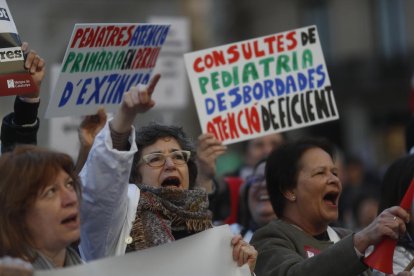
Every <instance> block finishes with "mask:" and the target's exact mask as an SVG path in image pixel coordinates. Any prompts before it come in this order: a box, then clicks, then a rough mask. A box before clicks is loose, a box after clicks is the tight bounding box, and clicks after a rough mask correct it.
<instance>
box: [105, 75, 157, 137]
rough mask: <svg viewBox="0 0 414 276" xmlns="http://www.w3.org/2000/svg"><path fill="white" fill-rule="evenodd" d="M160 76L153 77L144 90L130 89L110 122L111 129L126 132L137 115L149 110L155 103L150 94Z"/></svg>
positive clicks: (138, 88)
mask: <svg viewBox="0 0 414 276" xmlns="http://www.w3.org/2000/svg"><path fill="white" fill-rule="evenodd" d="M160 78H161V75H160V74H156V75H154V76H153V77H152V78H151V80H150V82H149V84H148V86H147V87H145V88H142V89H141V88H140V87H132V88H131V89H130V90H129V91H128V92H126V93H125V94H124V98H123V100H122V103H121V106H120V108H119V110H118V112H117V114H116V115H115V117H114V119H113V120H112V122H111V128H112V129H113V130H114V131H116V132H119V133H125V132H128V131H129V130H130V129H131V125H132V123H133V122H134V120H135V117H136V115H137V114H138V113H144V112H146V111H148V110H149V109H151V108H152V107H153V106H154V105H155V102H154V100H153V99H152V93H153V92H154V89H155V86H156V85H157V83H158V81H159V79H160Z"/></svg>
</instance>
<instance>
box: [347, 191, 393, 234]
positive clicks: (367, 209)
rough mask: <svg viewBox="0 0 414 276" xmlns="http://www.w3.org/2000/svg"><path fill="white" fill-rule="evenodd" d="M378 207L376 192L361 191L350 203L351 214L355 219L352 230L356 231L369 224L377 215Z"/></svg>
mask: <svg viewBox="0 0 414 276" xmlns="http://www.w3.org/2000/svg"><path fill="white" fill-rule="evenodd" d="M390 207H391V206H390ZM378 208H379V197H378V196H377V193H369V192H366V191H361V192H360V193H359V194H358V195H357V196H356V198H355V200H354V202H353V204H352V214H353V218H354V220H355V225H354V227H353V228H352V230H354V231H358V230H361V229H363V228H365V227H367V226H368V225H370V224H371V222H372V221H373V220H374V219H375V217H376V216H377V215H378Z"/></svg>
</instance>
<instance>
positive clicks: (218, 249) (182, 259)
mask: <svg viewBox="0 0 414 276" xmlns="http://www.w3.org/2000/svg"><path fill="white" fill-rule="evenodd" d="M231 238H232V234H231V232H230V228H229V226H228V225H223V226H219V227H215V228H212V229H209V230H206V231H203V232H201V233H198V234H195V235H192V236H190V237H188V238H185V239H181V240H178V241H175V242H173V243H168V244H164V245H160V246H157V247H153V248H149V249H145V250H141V251H137V252H132V253H128V254H126V255H124V256H118V257H112V258H106V259H101V260H97V261H92V262H89V263H87V264H83V265H78V266H74V267H69V268H65V269H56V270H48V271H46V270H41V271H36V272H35V273H34V276H72V275H77V276H90V275H99V276H113V275H123V276H129V275H131V276H132V275H133V276H141V275H142V276H160V275H168V276H193V275H197V276H212V275H226V276H250V275H251V274H250V270H249V268H248V266H247V265H246V264H245V265H244V266H242V267H238V266H237V263H236V262H235V261H233V257H232V246H231V243H230V241H231Z"/></svg>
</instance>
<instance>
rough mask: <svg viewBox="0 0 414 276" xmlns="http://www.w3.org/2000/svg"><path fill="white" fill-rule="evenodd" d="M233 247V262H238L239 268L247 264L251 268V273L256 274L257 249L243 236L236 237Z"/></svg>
mask: <svg viewBox="0 0 414 276" xmlns="http://www.w3.org/2000/svg"><path fill="white" fill-rule="evenodd" d="M231 244H232V245H233V260H234V261H236V262H237V265H238V266H242V265H243V264H246V263H247V265H248V266H249V268H250V272H251V273H253V272H254V268H255V266H256V260H257V251H256V249H255V248H254V247H253V246H251V245H250V244H248V243H247V242H246V241H244V240H243V238H242V236H241V235H237V236H234V237H233V238H232V239H231Z"/></svg>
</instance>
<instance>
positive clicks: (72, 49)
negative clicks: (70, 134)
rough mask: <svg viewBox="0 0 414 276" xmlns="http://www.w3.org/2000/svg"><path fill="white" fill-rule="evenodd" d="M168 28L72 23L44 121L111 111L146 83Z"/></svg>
mask: <svg viewBox="0 0 414 276" xmlns="http://www.w3.org/2000/svg"><path fill="white" fill-rule="evenodd" d="M169 28H170V26H169V25H165V24H163V25H159V24H137V23H131V24H127V23H125V24H124V23H122V24H106V23H99V24H76V25H75V28H74V30H73V33H72V37H71V39H70V42H69V45H68V48H67V50H66V54H65V58H64V59H63V63H62V68H61V71H60V75H59V79H58V81H57V84H56V87H55V90H54V93H53V95H52V97H51V98H50V101H49V105H48V107H47V110H46V115H45V116H46V118H51V117H62V116H75V117H76V116H82V115H91V114H95V113H96V111H97V110H98V108H99V107H100V106H104V107H105V110H106V111H108V112H111V111H115V110H116V109H117V108H118V105H119V104H120V103H121V101H122V96H123V94H124V93H125V92H127V91H128V90H129V89H130V88H131V87H132V86H136V85H137V84H147V83H148V81H149V80H150V77H151V74H152V70H153V69H154V67H155V63H156V61H157V58H158V54H159V53H160V51H161V47H162V45H163V44H164V42H165V40H166V37H167V34H168V31H169Z"/></svg>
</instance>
